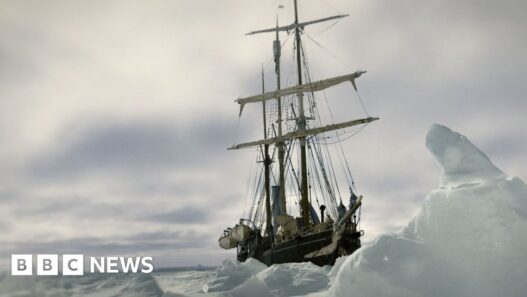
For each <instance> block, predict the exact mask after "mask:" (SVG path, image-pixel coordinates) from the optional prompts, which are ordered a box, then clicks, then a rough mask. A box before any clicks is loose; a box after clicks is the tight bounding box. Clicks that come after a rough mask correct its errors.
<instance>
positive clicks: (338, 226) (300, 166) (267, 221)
mask: <svg viewBox="0 0 527 297" xmlns="http://www.w3.org/2000/svg"><path fill="white" fill-rule="evenodd" d="M346 16H347V15H336V16H331V17H326V18H322V19H317V20H313V21H307V22H299V18H298V7H297V0H294V22H293V23H292V24H290V25H287V26H279V25H278V20H277V24H276V26H275V27H274V28H270V29H265V30H258V31H253V32H250V33H248V35H252V34H259V33H266V32H274V33H275V40H274V41H273V55H274V63H275V75H276V90H274V91H271V92H265V88H264V83H263V81H264V80H263V70H262V89H263V90H262V94H257V95H254V96H250V97H244V98H239V99H237V100H236V102H237V103H238V104H239V105H240V116H241V115H242V111H243V108H244V106H245V105H247V104H261V105H262V109H263V127H264V128H263V130H264V133H263V139H261V140H256V141H252V142H247V143H241V144H238V145H234V146H232V147H230V148H229V149H230V150H238V149H243V148H256V150H257V152H258V155H259V156H260V161H259V163H260V164H261V165H262V166H261V167H262V171H261V174H260V175H256V177H255V179H254V180H255V185H256V186H255V187H254V194H255V195H253V197H252V198H251V200H250V201H251V203H250V210H249V211H248V212H247V213H246V216H247V217H246V218H243V219H240V221H239V223H238V224H236V225H235V226H234V227H232V228H227V229H226V230H224V232H223V234H222V235H221V236H220V238H219V245H220V247H222V248H224V249H234V248H236V250H237V259H238V260H239V261H245V260H246V259H247V258H249V257H251V258H255V259H258V260H259V261H261V262H263V263H265V264H267V265H272V264H275V263H287V262H305V261H311V262H313V263H315V264H317V265H321V266H322V265H328V264H329V265H332V264H333V263H334V262H335V259H336V258H337V257H339V256H343V255H349V254H351V253H353V252H354V251H355V250H356V249H358V248H359V247H360V246H361V240H360V238H361V236H362V235H363V234H364V232H363V231H362V230H360V228H359V227H358V226H359V225H358V224H359V221H360V207H361V205H362V196H360V195H356V188H355V185H354V182H353V178H352V176H351V171H350V170H349V166H348V162H347V161H345V165H346V167H347V170H345V172H346V173H347V176H346V177H347V180H348V185H349V190H350V193H349V196H347V197H349V203H346V204H347V206H346V205H344V202H343V199H342V195H341V191H340V188H339V186H338V179H337V176H336V174H335V170H334V166H333V164H332V158H331V154H330V150H329V149H327V146H328V143H327V139H328V135H331V136H332V137H336V138H337V142H339V145H341V143H340V142H341V141H342V138H343V135H344V134H343V133H344V132H345V130H344V132H343V130H342V129H351V128H350V127H352V126H358V125H364V124H368V123H370V122H372V121H375V120H378V119H379V118H377V117H370V116H367V117H365V118H360V119H353V120H349V121H345V122H340V123H331V124H326V125H318V124H321V121H320V119H319V118H318V117H317V116H318V115H319V113H318V112H317V104H316V98H315V94H316V93H320V92H324V90H326V89H328V88H330V87H333V86H336V85H338V84H341V83H344V82H351V86H352V87H353V89H354V90H355V91H357V87H356V83H355V80H356V79H357V78H359V77H360V76H361V75H362V74H364V73H365V71H356V72H353V73H350V74H345V75H341V76H337V77H333V78H328V79H324V80H319V81H311V80H310V76H309V75H306V74H307V67H306V66H305V57H304V51H303V46H302V34H303V33H304V28H305V27H306V26H309V25H312V24H316V23H321V22H326V21H330V20H337V19H340V18H343V17H346ZM280 32H287V33H288V34H290V36H292V37H293V38H294V60H295V62H296V63H295V64H296V73H295V74H296V76H297V79H296V85H293V86H290V87H286V88H281V77H280V59H281V50H282V46H283V44H282V43H281V41H280V39H279V33H280ZM359 98H360V97H359ZM366 114H367V113H366ZM270 123H271V124H270ZM339 131H340V132H339ZM339 133H340V134H339ZM340 148H341V153H342V155H344V150H343V149H342V146H341V147H340ZM271 150H272V152H270V151H271ZM344 158H345V156H344ZM272 179H273V183H274V185H271V182H272V181H271V180H272ZM288 192H289V193H288ZM337 200H340V202H337ZM345 200H346V199H345ZM316 206H317V207H316Z"/></svg>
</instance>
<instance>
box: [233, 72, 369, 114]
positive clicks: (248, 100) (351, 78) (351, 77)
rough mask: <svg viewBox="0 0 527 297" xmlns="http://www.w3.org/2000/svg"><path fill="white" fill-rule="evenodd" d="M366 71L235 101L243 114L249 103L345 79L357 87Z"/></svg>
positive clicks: (313, 88) (322, 86)
mask: <svg viewBox="0 0 527 297" xmlns="http://www.w3.org/2000/svg"><path fill="white" fill-rule="evenodd" d="M364 73H366V71H362V70H359V71H355V72H354V73H351V74H346V75H341V76H336V77H332V78H328V79H324V80H319V81H315V82H310V83H305V84H302V85H298V86H292V87H289V88H285V89H280V90H276V91H272V92H267V93H263V94H259V95H255V96H250V97H245V98H238V99H236V100H235V102H237V103H238V104H240V115H241V114H242V111H243V107H244V106H245V104H247V103H254V102H261V101H266V100H270V99H276V98H279V97H283V96H288V95H292V94H298V93H305V92H318V91H322V90H325V89H327V88H329V87H332V86H334V85H338V84H340V83H342V82H345V81H350V82H351V83H352V84H353V88H355V89H357V87H356V84H355V79H356V78H358V77H360V76H361V75H363V74H364Z"/></svg>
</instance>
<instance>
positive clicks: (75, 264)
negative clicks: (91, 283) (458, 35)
mask: <svg viewBox="0 0 527 297" xmlns="http://www.w3.org/2000/svg"><path fill="white" fill-rule="evenodd" d="M35 264H36V266H37V275H59V255H52V254H50V255H37V258H36V262H35ZM83 274H84V256H83V255H62V275H83ZM11 275H33V255H11Z"/></svg>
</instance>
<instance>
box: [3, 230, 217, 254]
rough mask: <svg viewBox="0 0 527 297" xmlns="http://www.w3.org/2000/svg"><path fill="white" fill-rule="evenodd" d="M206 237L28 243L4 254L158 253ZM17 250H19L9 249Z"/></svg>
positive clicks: (196, 243) (193, 245) (141, 235)
mask: <svg viewBox="0 0 527 297" xmlns="http://www.w3.org/2000/svg"><path fill="white" fill-rule="evenodd" d="M207 240H208V237H207V236H206V235H204V234H183V233H180V232H152V233H138V234H136V235H131V236H127V237H122V238H113V239H109V238H108V239H107V238H95V237H81V238H72V239H63V240H52V241H38V240H35V241H33V242H31V243H30V244H28V243H26V242H9V241H1V242H0V244H1V246H2V250H3V252H4V253H5V254H9V253H13V252H16V253H83V254H87V255H111V254H133V253H135V254H137V253H142V252H149V251H156V250H176V249H183V248H199V247H202V246H204V244H205V243H206V242H207ZM10 246H16V250H12V249H10V248H9V247H10Z"/></svg>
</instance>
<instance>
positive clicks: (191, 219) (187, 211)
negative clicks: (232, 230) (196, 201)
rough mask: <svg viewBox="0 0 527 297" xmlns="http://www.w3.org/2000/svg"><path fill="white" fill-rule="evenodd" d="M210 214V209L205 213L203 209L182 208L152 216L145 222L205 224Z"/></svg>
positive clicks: (211, 212)
mask: <svg viewBox="0 0 527 297" xmlns="http://www.w3.org/2000/svg"><path fill="white" fill-rule="evenodd" d="M212 214H213V211H212V210H210V209H208V211H205V210H203V209H199V208H194V207H184V208H180V209H176V210H172V211H168V212H162V213H158V214H154V215H152V216H150V217H148V218H147V220H149V221H152V222H158V223H167V224H196V223H206V222H207V221H209V220H210V217H211V215H212Z"/></svg>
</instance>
